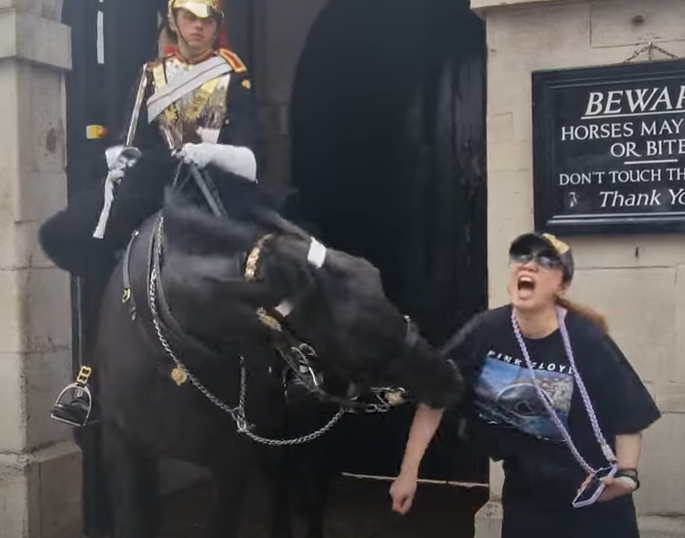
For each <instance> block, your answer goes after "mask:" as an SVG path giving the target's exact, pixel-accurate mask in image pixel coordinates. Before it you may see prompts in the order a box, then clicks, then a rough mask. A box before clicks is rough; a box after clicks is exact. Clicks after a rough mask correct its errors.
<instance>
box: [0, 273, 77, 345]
mask: <svg viewBox="0 0 685 538" xmlns="http://www.w3.org/2000/svg"><path fill="white" fill-rule="evenodd" d="M0 293H1V294H2V296H3V297H4V301H3V303H2V304H1V305H0V353H2V352H10V353H11V352H15V353H23V352H35V351H53V350H56V349H57V350H60V349H67V348H69V347H70V346H71V319H70V315H69V312H70V304H71V296H70V293H71V291H70V281H69V276H68V275H67V274H66V273H64V272H63V271H61V270H59V269H57V268H49V269H21V270H0Z"/></svg>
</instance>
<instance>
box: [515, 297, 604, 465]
mask: <svg viewBox="0 0 685 538" xmlns="http://www.w3.org/2000/svg"><path fill="white" fill-rule="evenodd" d="M562 313H563V311H562V310H561V309H560V308H559V307H557V319H558V320H559V330H560V332H561V338H562V340H563V342H564V350H565V352H566V357H567V358H568V361H569V364H570V365H571V368H572V369H573V377H574V379H575V381H576V384H577V385H578V389H579V390H580V394H581V397H582V400H583V405H584V407H585V410H586V412H587V414H588V417H589V419H590V423H591V425H592V431H593V432H594V434H595V438H596V439H597V442H598V443H599V445H600V446H601V448H602V452H603V453H604V457H605V458H606V459H607V461H608V462H609V463H610V464H614V463H615V462H616V455H615V454H614V452H613V450H612V449H611V447H610V446H609V443H608V442H607V441H606V438H605V437H604V434H603V432H602V429H601V427H600V425H599V421H598V420H597V415H596V413H595V410H594V407H593V405H592V401H591V400H590V396H589V395H588V392H587V389H586V388H585V383H583V379H582V378H581V376H580V372H578V368H576V361H575V359H574V357H573V349H572V348H571V340H570V338H569V335H568V329H567V328H566V322H565V320H564V316H563V315H562ZM511 324H512V326H513V328H514V334H515V335H516V340H517V341H518V344H519V347H520V348H521V353H523V358H524V360H525V362H526V366H527V367H528V370H529V371H530V375H531V377H532V378H533V382H534V384H535V389H536V391H537V393H538V396H539V397H540V400H541V401H542V403H543V405H544V406H545V409H546V410H547V413H548V414H549V416H550V417H551V418H552V421H553V422H554V424H555V425H556V427H557V428H558V430H559V432H560V433H561V435H562V437H563V438H564V442H565V443H566V445H567V446H568V448H569V449H570V450H571V453H572V454H573V457H574V458H575V460H576V461H577V462H578V464H579V465H580V466H581V467H582V468H583V470H584V471H585V472H587V473H588V474H595V473H596V472H597V470H596V469H593V468H592V466H591V465H590V464H589V463H588V462H587V461H586V460H585V458H583V456H581V454H580V452H579V451H578V448H577V447H576V445H575V443H574V442H573V439H571V434H570V433H569V432H568V430H567V429H566V427H565V426H564V424H563V423H562V422H561V419H560V418H559V416H558V415H557V413H556V411H555V410H554V407H553V406H552V403H551V402H550V400H551V398H550V396H549V395H548V394H547V393H546V392H545V391H544V390H542V388H541V387H540V385H539V383H538V381H537V377H536V376H535V369H534V368H533V362H532V360H531V358H530V354H529V353H528V347H527V346H526V343H525V342H524V340H523V336H522V335H521V330H520V328H519V326H518V322H517V320H516V314H515V313H514V311H513V310H512V312H511Z"/></svg>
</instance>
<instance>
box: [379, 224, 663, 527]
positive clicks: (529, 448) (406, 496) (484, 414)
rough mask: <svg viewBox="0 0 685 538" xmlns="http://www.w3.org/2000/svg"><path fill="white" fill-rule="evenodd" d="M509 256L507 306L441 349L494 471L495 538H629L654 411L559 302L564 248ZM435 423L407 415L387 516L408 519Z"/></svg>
mask: <svg viewBox="0 0 685 538" xmlns="http://www.w3.org/2000/svg"><path fill="white" fill-rule="evenodd" d="M509 254H510V265H511V278H510V281H509V287H508V290H509V294H510V297H511V303H510V304H509V305H507V306H504V307H501V308H497V309H494V310H490V311H488V312H485V313H483V314H480V315H478V316H476V317H475V318H474V319H473V320H472V321H471V322H469V323H468V324H467V325H466V326H465V327H464V328H463V329H462V330H461V331H460V332H459V333H458V334H457V335H456V336H454V337H453V338H452V339H451V340H450V342H448V344H447V346H446V349H445V353H446V354H447V356H448V357H449V358H450V359H451V360H452V361H454V363H455V364H456V365H457V366H458V367H459V369H460V370H461V372H462V375H463V376H464V380H465V383H466V386H467V391H466V394H465V398H464V401H463V402H462V406H461V407H462V411H463V413H464V416H465V417H466V419H467V424H468V426H469V429H470V431H471V432H472V434H473V436H474V437H475V439H476V441H477V442H479V443H483V446H484V447H486V449H487V451H488V454H489V456H490V457H491V458H493V459H494V460H502V461H503V464H504V472H505V482H504V490H503V496H502V505H503V509H504V520H503V525H502V537H503V538H524V537H525V538H530V537H531V536H549V537H554V538H595V537H596V538H605V537H607V536H616V537H619V536H620V537H621V538H635V537H638V536H639V533H638V529H637V521H636V516H635V508H634V505H633V500H632V496H631V494H632V492H633V491H635V490H636V489H638V488H639V485H640V482H639V479H638V472H637V468H638V463H639V459H640V451H641V447H642V437H641V432H642V431H643V430H645V429H646V428H647V427H648V426H650V425H651V424H652V423H653V422H655V421H656V420H657V419H658V418H659V416H660V413H659V410H658V409H657V407H656V405H655V403H654V401H653V400H652V398H651V397H650V395H649V393H648V392H647V390H646V389H645V387H644V386H643V385H642V383H641V382H640V380H639V378H638V376H637V375H636V373H635V371H634V370H633V369H632V368H631V366H630V364H629V363H628V361H627V360H626V358H625V357H624V355H623V354H622V353H621V351H620V350H619V348H618V347H617V345H616V344H615V343H614V342H613V340H612V339H611V338H610V337H609V335H608V334H607V332H606V325H605V323H604V320H603V319H602V318H601V316H599V315H598V314H596V313H594V312H592V311H590V310H588V309H584V308H580V307H578V306H577V305H574V304H572V303H570V302H569V301H567V300H566V299H564V295H565V294H566V292H567V290H568V288H569V286H570V284H571V281H572V278H573V270H574V264H573V257H572V254H571V250H570V248H569V246H568V245H566V244H565V243H563V242H561V241H559V240H558V239H556V238H555V237H553V236H551V235H547V234H544V235H540V234H525V235H523V236H521V237H519V238H517V239H516V240H515V241H514V242H513V243H512V245H511V248H510V252H509ZM442 414H443V410H440V409H431V408H429V407H427V406H425V405H420V406H419V407H418V409H417V412H416V415H415V418H414V422H413V424H412V427H411V431H410V434H409V440H408V442H407V448H406V452H405V456H404V460H403V462H402V468H401V471H400V474H399V476H398V477H397V479H396V480H395V482H394V483H393V485H392V488H391V491H390V493H391V496H392V498H393V509H394V510H395V511H396V512H399V513H402V514H404V513H406V512H407V511H408V510H409V509H410V507H411V504H412V500H413V498H414V495H415V492H416V483H417V476H418V470H419V464H420V462H421V459H422V457H423V455H424V452H425V450H426V448H427V446H428V444H429V443H430V440H431V439H432V437H433V435H434V433H435V430H436V429H437V427H438V425H439V423H440V420H441V417H442ZM593 478H594V480H593Z"/></svg>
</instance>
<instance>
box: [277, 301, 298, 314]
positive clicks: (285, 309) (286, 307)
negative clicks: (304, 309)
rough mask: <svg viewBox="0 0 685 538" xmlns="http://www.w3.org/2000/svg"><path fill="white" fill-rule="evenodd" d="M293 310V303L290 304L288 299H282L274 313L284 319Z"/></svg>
mask: <svg viewBox="0 0 685 538" xmlns="http://www.w3.org/2000/svg"><path fill="white" fill-rule="evenodd" d="M293 308H295V305H294V304H293V303H291V302H290V301H289V300H288V299H283V301H282V302H281V304H279V305H278V306H277V307H276V312H278V313H279V314H280V315H281V316H283V317H284V318H287V317H288V316H289V315H290V313H291V312H292V311H293Z"/></svg>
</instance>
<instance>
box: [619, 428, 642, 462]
mask: <svg viewBox="0 0 685 538" xmlns="http://www.w3.org/2000/svg"><path fill="white" fill-rule="evenodd" d="M641 453H642V433H630V434H625V435H617V436H616V459H617V460H618V468H619V469H637V468H638V465H639V464H640V454H641Z"/></svg>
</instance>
